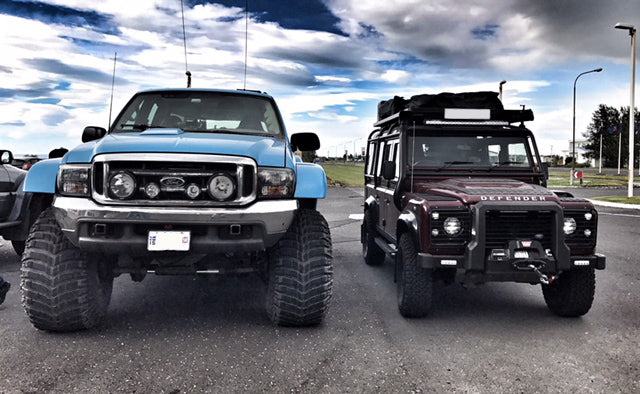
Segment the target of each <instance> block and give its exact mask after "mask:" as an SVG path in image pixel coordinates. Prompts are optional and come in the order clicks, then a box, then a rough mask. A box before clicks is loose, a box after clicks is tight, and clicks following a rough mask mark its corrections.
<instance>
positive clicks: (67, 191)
mask: <svg viewBox="0 0 640 394" xmlns="http://www.w3.org/2000/svg"><path fill="white" fill-rule="evenodd" d="M90 170H91V164H65V165H62V166H60V171H59V172H58V190H59V191H60V194H62V195H64V196H82V197H88V196H89V190H90V189H89V182H90V179H91V177H90V176H89V172H90Z"/></svg>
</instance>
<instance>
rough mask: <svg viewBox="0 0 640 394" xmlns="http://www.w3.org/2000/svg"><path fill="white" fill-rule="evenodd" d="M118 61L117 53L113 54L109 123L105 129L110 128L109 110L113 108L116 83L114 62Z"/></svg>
mask: <svg viewBox="0 0 640 394" xmlns="http://www.w3.org/2000/svg"><path fill="white" fill-rule="evenodd" d="M117 59H118V52H115V55H114V56H113V75H112V77H111V102H110V103H109V123H108V124H107V128H110V127H111V109H112V108H113V85H115V82H116V60H117Z"/></svg>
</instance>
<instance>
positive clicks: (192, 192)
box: [184, 183, 201, 200]
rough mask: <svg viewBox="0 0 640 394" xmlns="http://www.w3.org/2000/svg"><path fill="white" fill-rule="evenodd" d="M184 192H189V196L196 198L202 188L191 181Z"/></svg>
mask: <svg viewBox="0 0 640 394" xmlns="http://www.w3.org/2000/svg"><path fill="white" fill-rule="evenodd" d="M184 192H185V193H186V194H187V197H189V198H190V199H192V200H195V199H196V198H198V197H199V196H200V192H201V190H200V186H198V185H196V184H195V183H190V184H188V185H187V187H186V189H184Z"/></svg>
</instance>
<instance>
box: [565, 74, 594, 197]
mask: <svg viewBox="0 0 640 394" xmlns="http://www.w3.org/2000/svg"><path fill="white" fill-rule="evenodd" d="M600 71H602V68H596V69H594V70H589V71H585V72H583V73H580V74H578V76H577V77H576V79H575V81H573V144H572V147H571V151H572V153H571V173H570V174H569V184H570V185H573V174H574V172H575V170H576V83H577V82H578V78H580V77H581V76H583V75H584V74H589V73H599V72H600Z"/></svg>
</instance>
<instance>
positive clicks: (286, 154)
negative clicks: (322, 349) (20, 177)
mask: <svg viewBox="0 0 640 394" xmlns="http://www.w3.org/2000/svg"><path fill="white" fill-rule="evenodd" d="M82 141H83V142H84V143H83V144H82V145H80V146H78V147H76V148H75V149H72V150H71V151H69V152H68V153H67V154H66V155H64V157H63V158H61V159H52V160H44V161H42V162H39V163H37V164H35V165H34V166H33V167H32V168H31V170H30V171H29V173H28V175H27V178H26V181H25V187H24V189H25V191H27V192H29V193H33V194H34V195H36V196H47V197H49V199H51V200H52V203H51V206H50V207H48V208H46V209H44V210H43V211H42V212H41V213H40V214H39V217H38V219H37V220H36V221H35V224H34V225H33V226H32V227H31V231H30V234H29V237H28V239H27V244H26V249H25V253H24V255H23V260H22V291H23V304H24V307H25V309H26V312H27V315H28V316H29V318H30V319H31V322H32V323H33V325H34V326H35V327H37V328H39V329H43V330H49V331H69V330H77V329H84V328H89V327H93V326H95V325H97V324H99V323H100V321H101V320H102V319H103V317H104V316H105V314H106V311H107V306H108V304H109V300H110V297H111V290H112V283H113V278H114V277H115V276H118V275H120V274H130V275H131V278H132V279H133V280H134V281H141V280H142V279H143V278H144V277H145V275H146V274H147V273H155V274H158V275H178V274H187V275H194V274H218V273H220V274H222V273H231V274H234V273H248V272H257V273H259V274H261V275H263V277H264V278H265V280H266V281H267V283H268V286H267V300H266V309H267V313H268V315H269V317H270V318H271V319H272V321H273V322H275V323H277V324H281V325H295V326H305V325H314V324H318V323H320V322H321V321H322V319H323V317H324V315H325V312H326V310H327V306H328V303H329V299H330V298H331V288H332V277H333V268H332V250H331V236H330V233H329V227H328V225H327V222H326V221H325V219H324V218H323V217H322V215H320V213H318V211H317V210H316V202H317V199H319V198H324V197H325V196H326V191H327V183H326V177H325V174H324V171H323V169H322V168H321V167H320V166H317V165H315V164H310V163H303V162H301V160H299V159H298V158H296V156H294V151H295V150H301V151H305V150H316V149H318V148H319V145H320V142H319V140H318V137H317V136H316V135H315V134H312V133H299V134H293V135H292V136H291V138H290V139H289V138H288V136H287V133H286V131H285V128H284V125H283V122H282V118H281V116H280V113H279V111H278V108H277V106H276V104H275V101H274V100H273V98H272V97H270V96H268V95H267V94H264V93H256V92H250V91H225V90H204V89H173V90H152V91H145V92H140V93H138V94H136V95H135V96H134V97H133V98H132V99H131V100H130V101H129V103H128V104H127V105H126V106H125V108H124V109H123V110H122V112H121V113H120V114H119V115H118V117H117V118H116V119H115V122H114V123H113V124H112V125H111V128H110V129H109V130H108V131H107V130H105V129H103V128H100V127H87V128H85V130H84V133H83V136H82Z"/></svg>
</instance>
